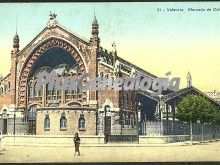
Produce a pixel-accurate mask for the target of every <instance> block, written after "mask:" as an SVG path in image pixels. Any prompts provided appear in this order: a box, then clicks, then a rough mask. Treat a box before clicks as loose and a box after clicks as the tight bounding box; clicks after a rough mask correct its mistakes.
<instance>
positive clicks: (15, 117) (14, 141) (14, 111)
mask: <svg viewBox="0 0 220 165" xmlns="http://www.w3.org/2000/svg"><path fill="white" fill-rule="evenodd" d="M15 118H16V107H15V110H14V132H13V135H14V142H15Z"/></svg>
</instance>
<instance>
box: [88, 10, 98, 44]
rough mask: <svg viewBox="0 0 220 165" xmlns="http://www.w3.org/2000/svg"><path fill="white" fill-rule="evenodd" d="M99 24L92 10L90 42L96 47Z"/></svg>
mask: <svg viewBox="0 0 220 165" xmlns="http://www.w3.org/2000/svg"><path fill="white" fill-rule="evenodd" d="M98 35H99V24H98V21H97V19H96V16H95V11H94V19H93V22H92V37H91V38H90V44H91V45H93V46H96V47H99V44H100V39H99V36H98Z"/></svg>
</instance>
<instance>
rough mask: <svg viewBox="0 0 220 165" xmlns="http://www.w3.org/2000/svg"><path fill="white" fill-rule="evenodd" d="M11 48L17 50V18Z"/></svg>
mask: <svg viewBox="0 0 220 165" xmlns="http://www.w3.org/2000/svg"><path fill="white" fill-rule="evenodd" d="M13 48H16V49H19V36H18V33H17V17H16V32H15V36H14V38H13Z"/></svg>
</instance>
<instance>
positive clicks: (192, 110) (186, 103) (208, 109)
mask: <svg viewBox="0 0 220 165" xmlns="http://www.w3.org/2000/svg"><path fill="white" fill-rule="evenodd" d="M176 115H177V118H178V119H179V120H181V121H186V122H189V121H190V120H191V121H192V122H193V123H196V122H198V121H199V122H201V123H213V124H219V123H220V122H219V121H220V111H219V110H218V109H217V108H216V107H215V106H214V105H213V104H212V103H211V102H210V101H208V100H207V99H206V98H205V97H202V96H197V95H193V94H189V95H187V96H186V97H184V98H183V99H182V100H181V101H180V102H179V104H178V106H177V114H176Z"/></svg>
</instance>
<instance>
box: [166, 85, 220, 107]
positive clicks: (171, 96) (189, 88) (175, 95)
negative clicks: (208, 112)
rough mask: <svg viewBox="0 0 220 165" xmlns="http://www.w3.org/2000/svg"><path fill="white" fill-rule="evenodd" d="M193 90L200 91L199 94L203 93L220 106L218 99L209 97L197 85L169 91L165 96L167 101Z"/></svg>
mask: <svg viewBox="0 0 220 165" xmlns="http://www.w3.org/2000/svg"><path fill="white" fill-rule="evenodd" d="M193 91H194V92H196V93H198V94H200V95H202V96H204V97H205V98H207V99H208V100H210V101H211V102H212V103H214V104H216V105H218V106H220V104H219V103H218V102H217V101H216V100H214V99H213V98H211V97H209V96H208V95H207V94H205V93H204V92H202V91H200V90H199V89H197V88H196V87H193V86H191V87H187V88H183V89H180V90H179V91H177V92H172V93H169V94H167V95H164V97H163V98H164V99H165V101H168V100H172V99H174V98H176V97H181V95H183V94H186V93H189V92H193Z"/></svg>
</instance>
